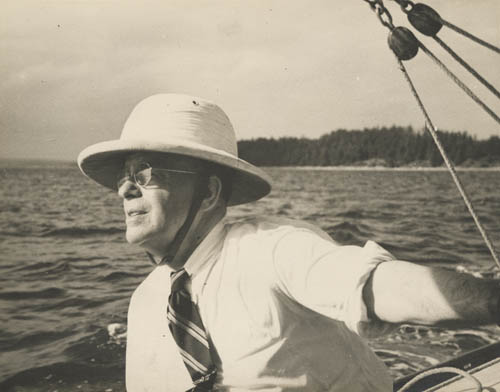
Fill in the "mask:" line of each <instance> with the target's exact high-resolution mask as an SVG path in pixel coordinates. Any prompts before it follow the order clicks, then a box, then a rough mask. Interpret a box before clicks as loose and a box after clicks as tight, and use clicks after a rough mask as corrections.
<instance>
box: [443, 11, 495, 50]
mask: <svg viewBox="0 0 500 392" xmlns="http://www.w3.org/2000/svg"><path fill="white" fill-rule="evenodd" d="M441 22H442V23H443V24H444V25H445V26H446V27H448V28H450V29H452V30H453V31H456V32H457V33H459V34H462V35H463V36H464V37H467V38H469V39H471V40H472V41H474V42H476V43H478V44H479V45H482V46H484V47H485V48H488V49H491V50H493V51H494V52H496V53H499V54H500V48H497V47H496V46H495V45H492V44H490V43H488V42H486V41H483V40H482V39H481V38H478V37H476V36H474V35H472V34H471V33H469V32H467V31H465V30H462V29H461V28H460V27H458V26H455V25H454V24H452V23H450V22H448V21H446V20H444V19H441Z"/></svg>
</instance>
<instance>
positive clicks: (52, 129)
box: [0, 0, 500, 160]
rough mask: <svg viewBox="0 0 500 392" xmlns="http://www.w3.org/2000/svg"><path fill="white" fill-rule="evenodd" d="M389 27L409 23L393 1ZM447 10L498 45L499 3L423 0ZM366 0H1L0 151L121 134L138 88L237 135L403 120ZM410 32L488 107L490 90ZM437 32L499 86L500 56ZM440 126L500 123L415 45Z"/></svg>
mask: <svg viewBox="0 0 500 392" xmlns="http://www.w3.org/2000/svg"><path fill="white" fill-rule="evenodd" d="M384 3H385V5H386V7H387V9H388V10H389V12H390V13H391V14H392V16H393V21H394V24H395V25H397V26H399V25H402V26H408V22H407V20H406V16H405V15H404V14H403V13H402V12H401V10H400V9H399V7H398V6H397V4H396V3H395V2H394V1H391V0H385V1H384ZM426 4H428V5H431V6H432V7H434V8H435V9H436V10H437V11H438V12H439V13H440V15H441V16H442V17H443V19H445V20H448V21H449V22H452V23H453V24H455V25H458V26H460V27H462V28H464V29H465V30H468V31H470V32H471V33H473V34H475V35H477V36H479V37H481V38H482V39H484V40H486V41H488V42H491V43H493V44H495V45H497V46H500V1H499V0H475V1H470V0H427V1H426ZM387 35H388V30H387V29H386V28H385V27H383V26H382V25H381V24H380V22H379V20H378V19H377V17H376V15H375V13H373V12H372V11H371V9H370V7H369V5H368V4H367V3H366V2H365V1H363V0H337V1H332V0H313V1H306V0H266V1H263V0H253V1H243V0H161V1H156V0H155V1H152V0H141V1H131V0H37V1H26V0H2V6H1V13H0V72H1V75H2V77H1V78H0V158H33V159H62V160H76V157H77V155H78V153H79V152H80V151H81V150H82V149H84V148H85V147H87V146H88V145H90V144H93V143H97V142H100V141H104V140H111V139H116V138H118V137H119V135H120V132H121V129H122V127H123V124H124V122H125V120H126V118H127V116H128V115H129V113H130V112H131V110H132V109H133V107H134V106H135V104H136V103H138V102H139V101H140V100H141V99H143V98H145V97H147V96H149V95H152V94H156V93H160V92H170V93H186V94H191V95H195V96H199V97H203V98H206V99H209V100H212V101H214V102H216V103H218V104H219V105H220V106H221V107H222V108H223V109H224V110H225V111H226V113H227V114H228V116H229V117H230V119H231V121H232V123H233V125H234V128H235V131H236V135H237V138H238V139H239V140H241V139H252V138H257V137H282V136H291V137H308V138H317V137H319V136H321V135H323V134H325V133H328V132H330V131H332V130H336V129H340V128H343V129H361V128H364V127H373V126H391V125H393V124H394V125H402V126H407V125H411V126H413V127H414V128H416V129H421V128H422V127H423V125H424V120H423V118H422V115H421V114H420V112H419V111H418V108H417V107H416V105H415V100H414V98H413V97H412V96H411V93H410V91H409V89H408V87H407V84H406V82H405V81H404V79H403V76H402V75H401V72H400V71H399V70H398V68H397V66H396V61H395V58H394V55H393V54H392V52H391V51H390V50H389V49H388V47H387ZM417 36H418V37H419V38H420V39H421V40H422V41H423V42H424V44H425V45H426V46H427V47H429V48H430V49H431V50H432V51H433V52H434V53H435V54H436V55H437V56H438V57H439V58H441V59H442V61H443V62H445V63H447V64H449V65H450V67H451V69H452V71H453V72H455V73H456V74H457V75H459V76H460V77H461V78H463V80H464V81H465V82H466V83H467V84H468V85H469V87H471V88H472V89H473V90H474V91H476V92H477V94H478V95H479V96H480V97H481V98H483V99H485V102H486V103H487V104H488V105H489V106H490V107H491V108H492V109H493V110H495V111H496V112H497V113H498V112H500V105H499V100H498V99H496V98H495V97H494V96H492V94H491V93H489V92H488V91H487V90H486V89H485V88H484V87H483V86H481V85H480V84H479V82H477V81H476V80H475V79H473V78H472V77H471V76H470V75H468V74H467V73H466V72H465V71H463V70H462V69H461V68H460V67H459V66H456V64H453V63H452V62H451V61H450V56H449V55H448V54H446V53H445V52H444V51H443V50H442V49H441V48H439V47H438V46H437V45H436V44H435V43H434V42H433V40H432V39H429V38H427V37H423V36H421V35H419V34H418V33H417ZM439 36H440V37H441V39H442V40H444V41H445V42H447V44H448V45H450V46H451V47H453V48H454V49H455V50H456V51H457V52H458V53H459V54H460V55H461V56H462V57H463V58H464V59H465V60H466V61H467V62H468V63H470V64H471V65H472V66H474V67H476V68H477V70H478V71H479V73H480V74H481V75H482V76H483V77H485V78H486V79H488V80H489V81H490V83H492V84H493V85H495V86H496V88H497V89H500V72H499V70H500V56H498V54H495V53H494V52H493V51H490V50H487V49H485V48H483V47H481V46H479V45H477V44H474V43H473V42H472V41H469V40H466V39H465V38H462V37H461V36H460V35H458V34H456V33H454V32H451V31H450V30H449V29H443V31H442V32H440V33H439ZM405 65H406V67H407V68H408V71H409V73H410V75H411V77H412V78H413V80H414V83H415V85H416V87H417V89H418V90H419V92H420V94H421V98H422V100H423V102H424V104H426V106H427V109H428V112H429V114H430V116H431V118H432V119H433V122H434V125H435V126H436V127H437V128H439V129H444V130H451V131H467V132H468V133H470V134H471V135H474V136H476V137H477V138H479V139H483V138H487V137H490V136H492V135H500V126H499V125H498V123H496V122H495V121H494V120H493V119H491V118H490V117H489V116H488V115H487V114H486V113H484V112H483V111H482V110H481V109H480V108H479V107H478V106H477V105H476V104H475V103H474V102H473V101H472V100H471V99H470V98H469V97H467V96H466V95H465V94H463V93H462V92H461V91H460V89H459V88H458V87H457V86H456V85H454V84H453V83H452V82H451V81H450V80H449V79H447V78H446V76H445V75H444V74H443V72H442V71H440V70H439V69H438V68H437V67H436V66H435V65H434V64H433V63H432V62H431V60H430V59H429V58H428V57H426V56H425V54H424V53H419V54H418V55H417V57H416V58H415V59H413V60H411V61H408V62H405Z"/></svg>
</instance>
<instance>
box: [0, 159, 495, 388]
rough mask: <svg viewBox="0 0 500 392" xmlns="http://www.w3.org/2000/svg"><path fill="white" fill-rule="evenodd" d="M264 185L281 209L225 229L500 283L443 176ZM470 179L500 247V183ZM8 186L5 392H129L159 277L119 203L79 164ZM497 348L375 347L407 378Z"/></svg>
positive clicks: (478, 333)
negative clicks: (134, 338)
mask: <svg viewBox="0 0 500 392" xmlns="http://www.w3.org/2000/svg"><path fill="white" fill-rule="evenodd" d="M267 171H268V172H269V174H270V175H271V177H272V178H273V179H274V189H273V192H272V193H271V195H269V196H268V197H266V198H265V199H263V200H261V201H258V202H256V203H252V204H248V205H243V206H239V207H234V208H231V209H230V212H229V219H236V218H241V217H245V216H249V215H258V214H265V215H276V216H285V217H288V218H296V219H303V220H306V221H309V222H312V223H314V224H316V225H318V226H320V227H321V228H323V229H324V230H325V231H326V232H328V233H329V234H330V235H331V236H332V237H333V238H334V239H335V240H336V241H338V242H340V243H344V244H355V245H362V244H364V242H365V241H367V240H369V239H371V240H375V241H377V242H378V243H379V244H380V245H382V246H383V247H385V248H386V249H387V250H389V251H390V252H392V253H393V254H394V255H395V256H396V257H397V258H398V259H401V260H410V261H415V262H418V263H422V264H427V265H439V266H444V267H446V268H450V269H455V270H459V271H462V272H464V273H471V274H474V275H476V276H483V277H488V278H496V279H499V278H500V276H499V274H498V273H497V272H496V270H495V269H494V268H493V262H492V258H491V256H490V254H489V252H488V249H487V247H486V246H485V245H484V243H483V241H482V239H481V237H480V235H479V233H478V231H477V229H476V227H475V225H474V222H473V220H472V218H471V217H470V216H469V213H468V212H467V209H466V207H465V205H464V203H463V201H462V200H461V198H460V195H459V193H458V192H457V190H456V189H455V186H454V184H453V182H452V180H451V177H450V176H449V174H448V173H447V172H445V171H418V170H411V171H409V170H407V171H397V170H312V169H294V168H269V169H267ZM460 176H461V178H462V181H463V183H464V185H465V187H466V189H468V190H469V193H470V196H471V198H472V200H473V203H474V205H475V207H476V209H477V213H478V215H479V216H480V218H481V220H482V223H483V224H484V226H485V227H486V228H487V230H488V232H489V235H490V237H491V239H492V241H493V243H496V244H497V247H498V246H499V245H498V244H500V192H499V189H500V171H467V172H460ZM0 180H1V181H0V183H1V187H0V193H1V197H0V247H1V248H0V249H1V252H0V282H1V283H0V320H1V328H0V352H1V355H0V390H1V391H6V392H7V391H58V392H62V391H75V390H81V391H108V392H110V391H111V390H112V391H122V390H124V388H125V387H124V360H125V344H126V315H127V306H128V301H129V298H130V295H131V294H132V292H133V290H134V288H135V287H136V286H137V285H138V284H139V283H140V282H141V281H142V279H144V277H145V276H146V275H147V274H148V273H149V272H150V271H151V269H152V268H153V267H152V266H151V264H150V263H149V261H148V259H147V257H146V255H145V254H144V252H142V251H141V250H140V249H139V248H136V247H134V246H132V245H128V244H127V243H126V241H125V239H124V227H125V226H124V218H123V211H122V208H121V201H120V199H119V198H118V196H117V195H115V194H114V193H113V192H111V191H107V190H105V189H104V188H101V187H99V186H97V185H96V184H94V183H93V182H91V181H90V180H88V179H86V178H85V177H84V176H83V175H81V173H80V172H79V171H78V169H77V167H76V165H75V164H74V163H57V162H52V163H51V162H15V161H4V162H2V163H1V165H0ZM499 338H500V328H497V327H494V326H490V327H480V328H471V329H458V330H452V329H442V328H428V327H415V326H409V325H408V326H407V325H405V326H402V327H401V328H399V329H398V330H397V331H396V332H394V333H392V334H390V335H388V336H384V337H380V338H377V339H374V340H371V341H369V344H370V345H371V347H372V348H373V349H374V350H375V352H376V353H377V354H378V355H379V356H380V357H381V358H382V359H383V361H384V362H385V363H386V364H387V366H388V367H389V369H390V372H391V374H392V375H393V376H394V377H398V376H401V375H406V374H410V373H412V372H413V371H416V370H419V369H423V368H426V367H428V366H431V365H435V364H436V363H438V362H441V361H443V360H446V359H449V358H451V357H453V356H456V355H459V354H461V353H463V352H466V351H470V350H472V349H475V348H478V347H481V346H484V345H486V344H488V343H491V342H494V341H497V340H499Z"/></svg>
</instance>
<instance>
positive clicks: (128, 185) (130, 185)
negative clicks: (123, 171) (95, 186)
mask: <svg viewBox="0 0 500 392" xmlns="http://www.w3.org/2000/svg"><path fill="white" fill-rule="evenodd" d="M118 196H120V197H121V198H122V199H133V198H135V197H140V196H141V189H140V188H139V185H137V184H136V183H135V182H134V181H133V180H132V179H131V178H129V179H128V180H126V181H125V182H124V183H123V184H122V185H121V186H120V187H119V188H118Z"/></svg>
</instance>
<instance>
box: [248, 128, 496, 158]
mask: <svg viewBox="0 0 500 392" xmlns="http://www.w3.org/2000/svg"><path fill="white" fill-rule="evenodd" d="M438 135H439V139H440V140H441V143H442V144H443V147H444V149H445V150H446V152H447V155H448V157H449V158H450V159H451V160H452V161H453V163H455V164H456V165H458V166H483V167H486V166H500V138H499V137H498V136H491V137H490V138H489V139H487V140H477V139H476V138H475V137H473V136H471V135H469V134H467V133H466V132H448V131H438ZM238 151H239V155H240V157H241V158H242V159H244V160H246V161H249V162H251V163H253V164H255V165H258V166H342V165H367V166H375V165H376V166H388V167H397V166H432V167H435V166H441V165H442V164H443V159H442V158H441V154H440V153H439V151H438V149H437V147H436V145H435V143H434V141H433V139H432V137H431V135H430V134H429V133H428V132H426V131H423V130H421V131H415V130H413V128H412V127H399V126H392V127H375V128H365V129H363V130H349V131H348V130H346V129H339V130H336V131H332V132H330V133H328V134H326V135H323V136H321V137H320V138H318V139H309V138H295V137H282V138H279V139H274V138H258V139H252V140H241V141H239V142H238Z"/></svg>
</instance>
